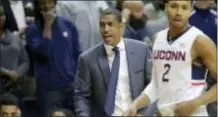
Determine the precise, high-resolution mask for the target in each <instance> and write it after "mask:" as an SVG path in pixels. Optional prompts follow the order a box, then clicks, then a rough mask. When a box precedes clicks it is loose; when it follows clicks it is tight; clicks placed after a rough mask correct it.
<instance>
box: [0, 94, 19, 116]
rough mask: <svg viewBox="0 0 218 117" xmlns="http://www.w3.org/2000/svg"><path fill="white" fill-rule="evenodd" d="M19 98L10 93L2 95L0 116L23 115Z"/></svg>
mask: <svg viewBox="0 0 218 117" xmlns="http://www.w3.org/2000/svg"><path fill="white" fill-rule="evenodd" d="M21 114H22V113H21V111H20V108H19V100H18V99H17V98H16V97H15V96H14V95H12V94H10V93H5V94H3V95H1V96H0V116H1V117H21Z"/></svg>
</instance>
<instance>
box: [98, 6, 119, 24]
mask: <svg viewBox="0 0 218 117" xmlns="http://www.w3.org/2000/svg"><path fill="white" fill-rule="evenodd" d="M105 15H114V16H115V17H116V20H117V21H118V22H120V23H121V22H122V15H121V13H120V11H119V10H117V9H113V8H108V9H106V10H102V11H101V15H100V16H101V17H102V16H105Z"/></svg>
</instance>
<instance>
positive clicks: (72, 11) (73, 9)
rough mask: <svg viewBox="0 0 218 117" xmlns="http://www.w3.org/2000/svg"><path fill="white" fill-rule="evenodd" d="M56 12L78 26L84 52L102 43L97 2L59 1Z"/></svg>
mask: <svg viewBox="0 0 218 117" xmlns="http://www.w3.org/2000/svg"><path fill="white" fill-rule="evenodd" d="M56 11H57V14H58V15H60V16H63V17H65V18H67V19H69V20H70V21H71V22H72V23H73V24H75V25H76V28H77V30H78V32H79V41H80V44H81V48H82V50H87V49H89V48H91V47H93V46H94V45H96V44H97V43H99V42H100V41H101V36H100V33H99V23H98V22H99V18H98V17H99V7H98V4H97V1H58V2H57V6H56Z"/></svg>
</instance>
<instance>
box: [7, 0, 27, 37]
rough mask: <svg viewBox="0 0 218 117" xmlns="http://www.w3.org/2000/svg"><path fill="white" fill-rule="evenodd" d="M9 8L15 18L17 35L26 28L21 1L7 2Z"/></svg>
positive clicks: (10, 0)
mask: <svg viewBox="0 0 218 117" xmlns="http://www.w3.org/2000/svg"><path fill="white" fill-rule="evenodd" d="M9 3H10V7H11V9H12V12H13V15H14V17H15V20H16V23H17V26H18V33H23V32H24V30H25V28H26V20H25V12H24V5H23V1H22V0H9Z"/></svg>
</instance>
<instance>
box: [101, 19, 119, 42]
mask: <svg viewBox="0 0 218 117" xmlns="http://www.w3.org/2000/svg"><path fill="white" fill-rule="evenodd" d="M122 31H123V24H122V23H120V22H119V21H117V19H116V17H115V16H114V15H104V16H101V18H100V32H101V36H102V38H103V40H104V43H105V44H107V45H112V46H116V45H117V43H119V41H120V39H121V37H122Z"/></svg>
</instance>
